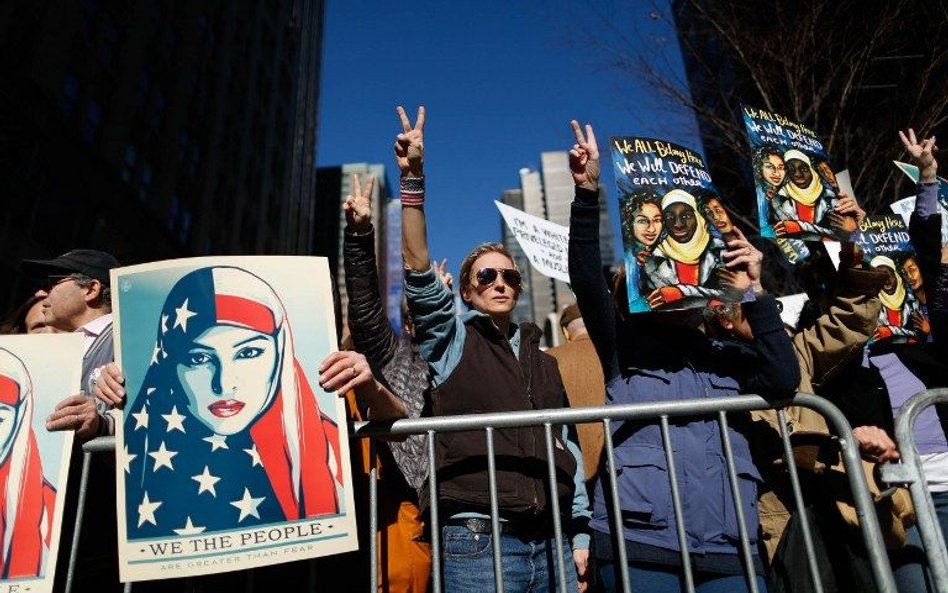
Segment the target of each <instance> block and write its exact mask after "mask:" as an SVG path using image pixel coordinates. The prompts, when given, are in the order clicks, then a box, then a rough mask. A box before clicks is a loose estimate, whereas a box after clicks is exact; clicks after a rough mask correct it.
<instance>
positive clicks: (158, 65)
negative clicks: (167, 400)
mask: <svg viewBox="0 0 948 593" xmlns="http://www.w3.org/2000/svg"><path fill="white" fill-rule="evenodd" d="M322 26H323V3H322V2H321V1H319V0H316V1H304V0H284V1H274V2H263V1H260V0H234V1H231V2H218V1H211V0H189V1H188V2H171V1H169V2H165V1H158V0H143V1H141V2H135V3H130V4H126V3H108V2H75V3H72V2H69V3H54V4H46V3H44V4H35V3H30V2H25V3H16V4H15V5H13V6H11V7H8V8H7V9H5V10H3V11H0V72H2V79H3V84H2V85H0V114H2V115H0V176H2V178H3V180H4V205H5V207H4V209H3V210H2V211H0V228H2V237H3V238H2V239H0V241H2V243H0V245H2V249H0V271H2V272H3V273H4V276H5V277H6V278H8V279H9V282H8V285H7V288H6V289H5V290H4V293H3V294H2V296H0V305H2V306H5V307H7V308H9V307H10V306H12V305H13V304H15V302H17V301H18V300H19V299H20V298H23V297H24V296H25V295H26V294H27V293H28V292H30V290H29V288H30V286H29V282H27V281H26V280H25V279H24V278H22V277H21V275H20V274H19V262H20V261H21V260H22V259H23V258H27V257H49V256H55V255H58V254H59V253H63V252H65V251H67V250H69V249H72V248H75V247H93V248H99V249H103V250H107V251H110V252H112V253H114V254H115V255H116V256H117V257H118V258H119V259H120V261H122V262H123V263H136V262H141V261H149V260H157V259H165V258H172V257H184V256H192V255H207V254H220V255H230V254H303V253H307V252H308V249H309V247H310V244H311V243H312V225H313V223H314V200H313V190H314V183H313V171H314V165H313V163H314V162H315V154H314V153H315V144H316V135H315V134H316V130H315V125H316V115H317V114H316V107H317V103H316V98H317V96H318V92H319V62H320V54H321V39H322Z"/></svg>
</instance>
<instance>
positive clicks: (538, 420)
mask: <svg viewBox="0 0 948 593" xmlns="http://www.w3.org/2000/svg"><path fill="white" fill-rule="evenodd" d="M928 395H929V398H928V399H924V398H922V399H919V398H916V399H914V400H912V401H910V402H909V404H906V406H905V407H903V413H902V414H901V415H900V417H899V421H900V424H899V427H901V428H902V430H903V433H904V432H905V431H906V430H907V431H908V432H907V434H908V435H909V436H908V438H911V428H912V425H913V423H914V419H915V417H916V416H917V415H918V412H919V411H920V410H921V409H922V408H924V407H925V406H926V405H931V403H933V402H941V401H945V402H948V390H946V389H942V390H934V392H929V393H928ZM920 402H921V403H920ZM787 403H789V404H790V405H794V406H803V407H806V408H811V409H813V410H815V411H817V412H819V413H820V414H822V415H823V416H824V417H825V418H826V420H827V423H828V424H829V425H830V427H832V428H833V430H834V431H835V433H836V434H838V435H840V436H839V445H840V452H841V454H842V459H843V463H844V465H845V467H846V475H847V478H848V480H849V486H850V489H851V491H852V494H853V502H854V504H855V507H856V514H857V517H858V520H859V526H860V529H861V532H862V537H863V541H864V543H865V546H866V550H867V556H868V559H869V561H870V564H871V567H872V573H873V576H874V578H875V582H876V586H877V590H878V591H879V592H880V593H894V592H895V584H894V581H893V577H892V571H891V568H890V566H889V561H888V557H887V554H886V549H885V544H884V543H883V539H882V533H881V529H880V527H879V522H878V519H877V517H876V514H875V508H874V506H873V502H872V496H871V494H870V492H869V488H868V485H867V483H866V477H865V474H864V473H863V471H862V464H861V460H860V456H859V449H858V445H857V444H856V443H855V440H854V438H853V436H852V429H851V427H850V426H849V423H848V422H847V421H846V418H845V417H844V416H843V414H842V412H840V411H839V409H838V408H836V407H835V406H833V405H832V404H831V403H829V402H828V401H827V400H825V399H823V398H820V397H817V396H813V395H807V394H798V395H797V396H796V397H795V398H794V399H793V400H792V402H787ZM767 409H773V406H772V404H770V403H769V402H767V401H766V400H764V399H763V398H761V397H759V396H755V395H741V396H736V397H728V398H700V399H690V400H680V401H673V402H667V401H665V402H644V403H636V404H625V405H613V406H603V407H588V408H566V409H553V410H535V411H524V412H506V413H491V414H469V415H459V416H442V417H429V418H417V419H406V420H398V421H395V422H392V423H386V424H381V423H371V422H361V423H357V424H356V426H355V427H354V430H353V432H352V438H371V439H372V441H373V442H372V443H371V444H370V445H371V446H370V457H371V460H370V468H372V469H371V470H370V473H369V506H370V509H369V529H370V531H369V533H370V534H377V533H378V529H379V521H378V483H377V478H378V475H377V472H376V469H375V468H376V453H375V449H376V446H377V444H376V443H374V441H376V440H377V439H379V438H385V437H392V436H400V435H411V434H424V435H426V437H427V442H428V472H429V476H428V480H429V486H430V488H429V490H430V492H431V496H432V501H431V504H430V505H429V508H430V515H429V518H428V520H429V524H430V533H431V555H432V590H433V591H434V593H441V591H442V590H443V586H442V578H441V541H440V540H441V538H440V534H441V529H440V526H441V517H440V516H439V513H438V505H437V501H436V500H435V497H436V496H437V492H438V476H437V469H436V464H435V455H434V453H435V446H436V439H435V435H436V434H437V433H439V432H460V431H475V430H482V431H484V437H485V441H486V445H487V462H488V472H489V484H488V487H489V491H490V507H491V522H492V531H493V533H499V532H500V513H499V509H498V495H497V483H496V468H495V459H494V446H493V439H494V433H495V431H496V430H499V429H506V428H518V427H527V426H543V427H544V433H545V440H546V451H547V459H548V464H547V465H548V467H547V472H548V476H547V477H548V479H549V482H550V488H551V491H555V490H556V478H555V467H554V464H553V455H552V452H553V427H554V426H560V425H571V424H586V423H594V422H599V423H601V424H602V426H603V429H604V436H605V442H604V450H603V454H604V455H605V461H606V463H605V471H606V472H607V474H608V476H607V480H606V484H605V486H606V487H607V488H608V489H609V491H610V493H611V504H612V508H611V509H610V510H611V521H612V527H613V532H614V533H622V515H621V510H620V507H619V504H620V503H619V493H618V487H617V481H616V463H615V455H614V443H613V441H612V432H613V431H612V425H613V423H614V422H624V421H628V420H638V421H642V420H652V421H655V420H657V421H658V422H659V424H660V427H661V434H662V442H663V445H664V448H665V454H666V461H667V464H668V472H667V473H668V476H669V485H670V488H671V491H672V502H673V506H674V511H675V517H676V522H677V525H678V532H677V534H678V540H679V543H680V547H681V566H682V572H683V575H684V581H685V587H686V590H687V591H689V592H693V591H694V575H693V572H692V568H691V559H690V555H689V552H688V546H687V537H686V532H685V525H684V521H683V513H682V503H681V496H680V493H679V490H678V483H677V477H676V472H675V458H674V455H673V453H672V451H673V448H672V445H671V438H670V430H669V420H670V419H672V418H680V417H685V416H688V417H694V416H701V415H705V416H712V417H713V416H717V421H718V423H719V425H720V427H721V435H722V443H721V447H722V452H723V454H724V457H725V460H726V464H727V470H728V474H729V479H730V486H731V492H732V494H733V498H734V504H735V507H736V508H735V510H736V515H737V517H738V523H739V525H738V527H739V533H740V540H741V541H740V549H739V552H740V554H741V556H742V559H743V561H744V562H743V563H744V566H745V568H746V571H747V574H746V577H747V585H748V589H749V590H750V591H752V592H755V593H756V592H757V591H758V588H757V583H756V576H758V575H756V574H755V569H754V563H753V561H752V556H753V552H752V550H751V547H750V538H749V534H748V532H747V525H746V522H745V519H744V512H743V510H742V509H743V508H744V506H743V504H742V501H741V494H740V489H739V488H738V481H737V479H738V478H737V470H736V467H735V463H734V458H733V454H732V450H731V443H730V437H729V434H728V420H727V414H728V413H743V412H750V411H754V410H767ZM777 414H778V419H779V424H780V427H781V430H780V433H781V434H780V436H781V439H782V441H783V448H784V462H785V463H786V467H787V469H788V471H789V476H790V481H791V488H792V492H793V496H794V499H795V504H796V510H797V512H798V515H799V517H800V520H801V527H802V529H801V531H802V534H803V538H804V541H805V544H806V556H807V563H808V571H809V574H810V576H811V579H812V580H813V583H814V590H816V591H822V583H821V582H820V580H819V573H818V570H817V561H816V556H815V552H814V546H813V543H812V536H811V533H812V527H811V526H810V525H809V523H808V518H807V514H806V513H804V512H803V507H804V502H803V498H802V492H801V489H800V484H799V479H798V477H797V469H796V464H795V462H794V457H793V451H792V449H791V445H790V439H789V437H788V435H787V432H786V430H785V428H784V427H785V426H786V418H785V416H784V412H783V410H782V409H781V410H778V411H777ZM903 425H908V428H905V427H904V426H903ZM903 433H898V435H899V438H900V442H902V441H901V439H902V438H905V437H904V436H903ZM908 442H911V441H908ZM83 449H84V451H85V455H84V460H83V462H84V468H83V469H84V471H83V480H82V481H81V483H80V486H79V488H80V506H79V509H78V511H77V515H76V518H75V521H76V529H75V535H74V541H73V543H72V546H73V548H72V553H71V555H70V565H69V567H68V572H67V575H68V577H67V584H66V593H71V585H72V574H73V572H74V569H75V557H76V546H77V542H78V541H79V540H78V535H79V533H80V529H81V527H82V519H83V506H84V505H83V502H84V494H85V491H86V487H87V483H86V482H87V480H88V471H87V466H88V462H89V456H90V454H91V453H95V452H113V451H114V449H115V442H114V439H112V438H100V439H96V440H94V441H90V442H89V443H86V444H85V445H84V447H83ZM904 458H905V456H903V459H904ZM908 461H909V463H903V464H902V465H905V466H908V465H911V464H912V463H913V462H914V466H912V467H915V468H916V470H914V471H917V467H918V457H917V455H914V456H911V459H909V460H908ZM916 475H917V474H916ZM902 477H903V478H910V477H911V475H909V474H906V475H905V476H902ZM890 481H896V482H900V481H904V482H909V480H908V479H900V480H890ZM909 483H910V484H911V489H912V497H913V500H914V501H915V504H916V509H917V510H918V508H919V507H922V506H923V505H921V504H920V501H923V500H926V499H927V500H928V504H929V505H930V504H931V499H930V498H929V497H928V495H927V490H926V489H925V487H924V482H923V481H922V482H919V480H917V479H915V480H913V481H911V482H909ZM551 505H552V507H553V508H552V509H551V514H552V520H553V528H554V535H555V539H556V544H557V550H562V549H563V547H562V532H563V530H562V524H561V519H560V513H559V508H558V501H556V497H551ZM925 510H927V513H926V512H923V513H921V514H920V515H919V523H920V525H919V527H920V530H922V529H923V527H922V525H921V523H922V521H924V520H926V519H925V515H927V516H928V519H927V520H928V521H929V527H925V528H924V529H925V530H922V535H923V539H924V540H925V545H926V550H927V551H928V552H929V558H935V559H938V558H940V559H941V561H940V562H935V563H933V565H935V566H937V567H938V568H939V570H940V571H941V572H939V573H937V574H938V575H940V576H938V578H942V579H943V578H944V575H945V572H946V571H945V562H944V558H945V551H944V550H945V549H944V540H943V539H940V532H938V531H933V530H932V528H931V525H934V528H935V529H936V530H937V523H936V522H934V511H933V510H932V509H931V507H929V508H928V509H925ZM926 530H927V535H926ZM935 535H937V536H938V541H940V545H941V547H940V548H937V547H936V546H935V544H936V543H937V542H932V543H931V545H930V543H929V541H928V540H931V539H934V538H935ZM491 539H492V546H493V549H492V552H493V558H494V566H495V571H494V582H495V587H496V590H497V591H503V574H502V571H499V570H496V567H499V566H501V565H502V564H501V550H500V540H499V538H496V537H495V538H491ZM368 541H369V558H370V563H371V566H370V571H371V572H370V589H369V590H370V593H376V591H377V590H378V574H379V573H378V549H377V548H378V544H377V539H376V537H373V536H371V535H370V537H369V538H368ZM618 542H619V545H618V550H617V551H618V557H617V559H616V560H617V561H616V565H617V569H618V570H619V575H620V580H621V582H622V590H623V591H624V592H625V593H630V585H629V578H628V561H627V558H628V557H627V551H626V545H625V540H624V538H621V537H619V538H618ZM937 554H940V556H937ZM556 556H557V560H556V565H555V568H556V574H557V576H558V581H559V584H560V587H559V591H560V593H572V592H571V591H567V590H566V583H565V579H564V573H565V566H566V563H567V562H571V561H572V559H571V558H568V557H567V558H564V557H563V556H562V554H560V553H557V555H556ZM936 582H937V583H939V587H940V590H948V588H945V586H944V583H948V581H946V580H940V581H938V580H936ZM253 588H254V587H253V584H252V583H248V589H247V590H248V591H251V590H253ZM125 590H126V591H130V590H131V585H130V584H126V587H125Z"/></svg>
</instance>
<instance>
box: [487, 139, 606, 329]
mask: <svg viewBox="0 0 948 593" xmlns="http://www.w3.org/2000/svg"><path fill="white" fill-rule="evenodd" d="M540 163H541V170H540V171H535V170H533V169H521V170H520V190H519V193H520V203H521V204H522V206H515V205H514V204H513V203H510V202H508V201H507V198H508V196H510V197H511V199H512V200H515V199H516V193H515V192H517V190H508V191H507V192H504V203H507V204H508V205H510V206H514V207H517V208H520V209H521V210H523V211H524V212H526V213H528V214H532V215H533V216H538V217H540V218H545V219H547V220H549V221H550V222H554V223H556V224H560V225H563V226H569V214H570V204H571V203H572V201H573V195H574V193H575V191H574V187H575V185H574V183H573V177H572V174H571V173H570V171H569V153H568V152H565V151H555V152H544V153H542V154H541V155H540ZM600 192H602V198H601V199H600V201H599V204H600V211H599V242H600V245H601V248H602V266H603V268H611V267H613V266H615V264H616V263H617V261H618V256H617V251H616V239H615V234H614V233H613V230H612V224H611V222H610V220H609V212H608V209H607V207H606V199H607V198H606V197H605V189H603V188H600ZM502 224H503V223H502ZM503 236H504V242H505V244H506V245H507V247H508V249H510V248H511V244H510V243H513V244H516V239H514V238H513V237H510V236H509V233H508V232H507V229H506V228H504V235H503ZM517 248H518V249H519V246H517ZM521 271H523V272H524V277H525V279H526V281H527V286H528V290H527V291H525V292H524V295H523V296H522V297H521V299H520V300H521V302H520V303H518V310H522V311H523V312H524V313H526V312H528V311H529V313H530V314H532V317H531V318H530V319H531V320H532V321H533V322H534V323H536V324H537V325H539V326H540V327H541V328H542V329H543V330H544V333H545V335H546V342H547V345H552V344H553V340H554V337H553V336H554V334H555V331H558V328H557V327H554V325H553V324H552V323H551V320H550V314H552V313H558V312H559V311H560V310H562V309H563V308H564V307H565V306H567V305H569V304H570V303H572V302H573V301H574V300H575V298H574V297H573V292H572V290H570V288H569V286H568V285H567V284H566V283H565V282H562V281H560V280H554V279H552V278H548V277H546V276H544V275H543V274H540V273H539V272H538V271H536V270H535V269H533V267H532V266H530V264H529V261H528V260H527V259H526V258H524V264H523V265H522V266H521ZM524 301H529V308H528V307H527V306H526V305H525V304H524ZM521 307H523V308H522V309H521ZM515 314H516V313H515Z"/></svg>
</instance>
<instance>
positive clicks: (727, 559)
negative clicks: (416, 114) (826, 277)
mask: <svg viewBox="0 0 948 593" xmlns="http://www.w3.org/2000/svg"><path fill="white" fill-rule="evenodd" d="M571 124H572V127H573V131H574V133H575V135H576V144H575V145H574V146H573V147H572V150H570V168H571V171H572V174H573V180H574V182H575V184H576V195H575V199H574V201H573V204H572V212H571V217H570V238H569V273H570V282H571V284H572V287H573V290H574V292H575V293H576V300H577V304H578V305H579V308H580V310H581V311H583V313H584V318H585V320H586V325H587V328H588V330H589V335H590V337H591V339H592V341H593V344H594V345H595V347H596V352H597V354H598V356H599V358H600V362H601V363H602V368H603V371H604V375H605V380H606V400H607V404H626V403H634V402H646V401H652V402H654V401H674V400H681V399H690V398H702V397H722V396H730V395H737V394H740V393H756V394H759V395H762V396H764V397H766V398H768V399H771V400H778V399H783V398H788V397H790V396H792V395H793V393H794V391H795V389H796V387H797V385H798V384H799V381H800V375H799V366H798V364H797V361H796V358H795V356H794V351H793V346H792V343H791V341H790V338H789V337H788V336H787V334H786V333H785V332H784V330H783V325H782V323H781V321H780V316H779V314H778V311H777V307H776V301H775V299H774V297H773V296H771V295H768V294H765V293H764V291H763V289H762V287H761V284H760V256H759V252H757V251H756V250H754V249H753V248H752V247H751V246H750V244H749V243H748V242H747V241H746V240H745V239H744V237H743V235H740V234H738V236H737V238H736V239H733V240H731V241H728V242H727V250H726V251H725V252H724V253H723V257H724V260H725V262H726V267H727V268H728V269H729V270H735V271H738V273H741V272H740V271H741V270H743V271H744V272H743V273H746V274H747V281H749V283H750V286H751V290H753V292H754V293H755V300H754V301H753V302H749V303H746V304H745V306H744V307H743V311H744V316H743V319H742V320H741V326H742V331H746V332H749V335H752V336H753V341H751V342H749V343H739V342H735V341H728V340H718V339H712V338H710V337H708V336H706V335H705V333H704V320H703V315H702V310H700V309H697V310H696V309H692V310H688V311H681V312H673V313H642V314H636V315H629V313H628V311H629V308H628V302H627V296H626V295H625V291H624V290H623V288H624V278H620V279H619V280H618V281H617V282H616V284H615V285H616V290H615V293H616V296H615V298H614V297H613V295H612V294H610V290H609V287H608V286H607V283H606V280H605V278H604V277H603V275H602V273H601V271H600V268H599V264H598V263H597V262H600V261H602V260H601V257H600V246H599V232H598V216H599V214H598V212H599V204H598V200H599V197H598V195H599V193H598V186H599V150H598V147H597V144H596V138H595V135H594V132H593V129H592V126H589V125H587V126H586V127H585V133H584V131H583V129H582V128H581V127H580V125H579V124H578V123H577V122H576V121H573V122H571ZM736 423H737V419H734V420H733V421H732V423H731V424H732V425H734V424H736ZM670 428H671V431H670V436H671V445H672V448H673V453H674V456H675V460H676V476H677V480H678V486H679V491H680V495H681V499H682V501H681V502H682V508H683V517H682V519H683V522H684V529H685V533H686V543H687V548H688V552H689V553H690V556H691V564H692V569H693V574H694V577H695V581H694V582H695V586H696V591H698V592H699V593H713V592H717V591H729V592H733V591H745V590H747V588H748V581H747V577H746V576H745V572H746V571H748V570H750V569H753V570H754V572H755V573H756V574H757V575H758V576H757V586H758V588H759V589H760V590H761V591H763V590H766V587H765V584H764V580H763V578H762V576H761V575H762V574H763V569H762V566H761V563H760V561H759V559H757V557H756V555H755V556H754V560H753V561H754V565H755V566H753V567H746V566H743V562H742V560H741V556H740V547H739V546H740V540H739V532H738V520H737V514H736V510H735V505H734V497H733V494H732V491H731V487H730V483H729V478H728V471H727V465H726V462H725V458H724V453H723V448H722V440H721V437H722V435H721V432H720V425H719V424H718V422H717V420H716V418H710V417H688V418H680V419H673V420H672V421H671V427H670ZM729 436H730V440H731V445H732V448H733V453H734V462H735V464H736V468H737V473H738V483H739V488H740V500H741V504H742V508H743V513H744V520H745V521H746V524H747V528H748V533H749V537H750V540H751V542H750V543H751V547H752V549H755V548H756V538H757V532H758V516H757V486H758V483H759V481H760V479H761V478H760V473H759V472H758V471H757V468H756V467H755V466H754V464H753V462H752V460H751V456H750V451H749V448H748V444H747V440H746V438H745V437H744V436H743V435H742V434H741V433H740V432H738V431H737V430H734V429H733V428H731V429H729ZM612 439H613V444H614V447H615V463H616V474H617V479H618V494H619V506H620V508H621V511H622V523H623V529H622V533H621V534H616V533H613V524H612V522H611V520H610V518H609V515H608V513H607V509H609V508H610V507H611V501H610V500H607V499H606V497H605V496H604V494H605V492H606V488H604V485H605V484H608V482H605V483H603V482H602V481H600V484H598V485H597V487H596V491H595V495H594V500H593V518H592V521H591V522H590V527H591V528H592V530H593V546H592V548H593V551H592V553H593V554H594V556H595V559H596V562H597V564H598V567H599V568H598V570H599V577H600V579H601V581H602V582H603V584H604V586H605V588H606V590H607V591H616V590H620V589H621V583H619V582H617V581H618V575H619V572H618V570H617V566H616V561H615V559H616V558H617V555H616V553H615V549H614V545H615V544H616V538H617V537H620V536H621V537H622V538H623V539H624V540H625V545H626V550H627V557H628V561H629V579H630V581H631V583H630V585H631V588H632V590H634V591H650V592H657V593H662V592H665V591H668V592H674V593H678V592H679V591H681V590H682V588H683V584H684V577H683V572H682V567H681V555H680V545H679V539H678V536H677V524H676V517H675V513H674V510H673V502H672V495H671V487H670V484H669V479H668V474H667V471H668V466H667V463H666V457H665V451H664V447H663V445H662V437H661V427H660V425H659V422H658V421H628V422H624V423H616V424H615V425H614V426H613V427H612ZM605 473H606V472H601V473H600V475H603V476H604V474H605ZM603 479H605V480H608V477H603Z"/></svg>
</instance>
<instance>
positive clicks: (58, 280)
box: [42, 274, 73, 292]
mask: <svg viewBox="0 0 948 593" xmlns="http://www.w3.org/2000/svg"><path fill="white" fill-rule="evenodd" d="M72 277H73V275H72V274H50V275H49V276H47V277H46V284H45V285H44V286H43V287H42V288H43V290H44V291H46V292H51V291H52V290H53V288H55V287H56V285H57V284H62V283H63V282H65V281H66V280H71V279H72Z"/></svg>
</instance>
